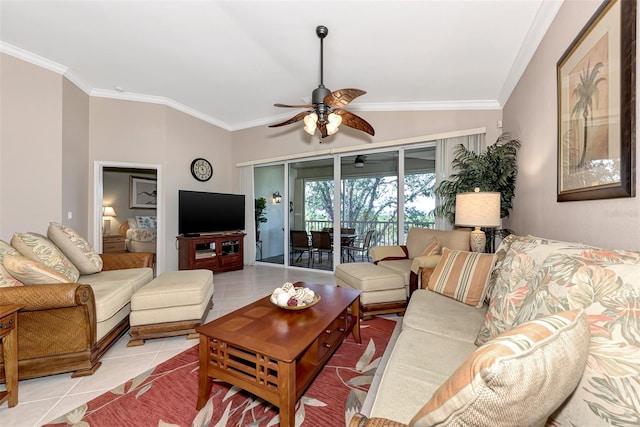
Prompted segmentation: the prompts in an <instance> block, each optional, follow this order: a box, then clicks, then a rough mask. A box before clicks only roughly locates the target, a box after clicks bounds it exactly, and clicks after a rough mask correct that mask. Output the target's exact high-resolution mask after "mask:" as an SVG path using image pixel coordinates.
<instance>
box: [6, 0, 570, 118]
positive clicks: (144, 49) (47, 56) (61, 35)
mask: <svg viewBox="0 0 640 427" xmlns="http://www.w3.org/2000/svg"><path fill="white" fill-rule="evenodd" d="M561 2H562V0H425V1H399V0H392V1H364V0H359V1H358V0H354V1H346V0H341V1H331V0H323V1H310V0H297V1H267V0H256V1H175V0H174V1H89V0H84V1H78V0H76V1H46V0H41V1H30V0H19V1H15V0H1V1H0V40H1V41H0V50H1V51H3V52H5V53H8V54H11V55H13V56H16V57H20V58H22V59H25V60H27V61H30V62H33V63H36V64H39V65H42V66H45V67H47V68H49V69H52V70H54V71H56V72H58V73H61V74H64V75H65V76H67V77H68V78H69V79H70V80H72V81H73V82H74V83H76V84H77V85H79V86H80V87H81V88H82V89H83V90H84V91H86V92H87V93H89V94H91V95H92V96H104V97H113V98H123V99H133V100H143V101H149V102H157V103H164V104H167V105H171V106H173V107H175V108H178V109H180V110H182V111H185V112H187V113H189V114H192V115H195V116H197V117H200V118H202V119H204V120H206V121H208V122H210V123H213V124H216V125H218V126H221V127H223V128H225V129H228V130H237V129H242V128H246V127H251V126H257V125H263V124H267V123H274V122H276V121H279V120H284V119H286V118H289V117H291V116H292V115H293V114H294V113H295V112H296V111H292V110H284V109H280V108H276V107H273V104H274V103H275V102H280V103H285V104H299V103H302V101H303V99H304V102H305V103H306V102H308V101H309V99H310V96H311V92H312V90H313V89H315V88H316V87H317V86H318V83H319V74H320V73H319V70H320V42H319V39H318V37H317V36H316V34H315V28H316V26H317V25H320V24H322V25H326V26H327V27H328V28H329V35H328V36H327V38H326V39H325V40H324V83H325V85H326V86H327V87H328V88H329V89H332V90H337V89H342V88H348V87H354V88H358V89H363V90H366V91H367V94H366V95H364V96H361V97H360V98H358V99H357V100H356V101H354V102H353V103H352V104H351V105H350V106H349V107H348V109H350V110H353V111H398V110H427V109H470V108H473V109H482V108H500V107H502V106H503V104H504V102H505V101H506V99H507V98H508V96H509V94H510V93H511V91H512V90H513V87H514V86H515V84H516V83H517V81H518V79H519V78H520V75H521V74H522V72H523V71H524V69H525V67H526V65H527V63H528V62H529V60H530V59H531V56H532V55H533V53H534V52H535V49H536V48H537V46H538V44H539V42H540V40H541V38H542V36H543V34H544V32H545V31H546V30H547V28H548V26H549V24H550V23H551V21H552V20H553V18H554V16H555V14H556V12H557V10H558V9H559V7H560V5H561ZM116 87H120V88H122V89H123V90H124V92H119V91H117V90H115V88H116ZM361 115H362V116H363V117H365V118H366V113H365V114H361ZM374 125H375V124H374ZM374 127H375V126H374Z"/></svg>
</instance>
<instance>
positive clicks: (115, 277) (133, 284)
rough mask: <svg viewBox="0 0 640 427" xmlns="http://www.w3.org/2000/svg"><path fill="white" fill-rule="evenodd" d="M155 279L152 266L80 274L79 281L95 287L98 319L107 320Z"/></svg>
mask: <svg viewBox="0 0 640 427" xmlns="http://www.w3.org/2000/svg"><path fill="white" fill-rule="evenodd" d="M152 279H153V270H152V269H150V268H146V267H145V268H127V269H123V270H109V271H101V272H100V273H96V274H89V275H85V276H80V279H79V280H78V283H86V284H88V285H90V286H91V288H92V289H93V294H94V296H95V300H96V320H97V321H98V322H102V321H105V320H107V319H109V318H110V317H111V316H113V315H114V314H116V313H117V312H118V311H120V309H121V308H122V307H124V306H125V305H127V304H129V303H130V302H131V296H132V295H133V293H134V292H135V291H136V290H137V289H140V288H142V287H143V286H144V285H146V284H147V283H149V282H150V281H151V280H152Z"/></svg>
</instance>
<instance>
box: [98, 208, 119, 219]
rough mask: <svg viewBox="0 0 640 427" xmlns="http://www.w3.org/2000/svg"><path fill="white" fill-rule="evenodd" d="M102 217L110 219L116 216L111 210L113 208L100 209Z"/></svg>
mask: <svg viewBox="0 0 640 427" xmlns="http://www.w3.org/2000/svg"><path fill="white" fill-rule="evenodd" d="M102 216H106V217H112V216H117V215H116V211H115V210H113V207H111V206H104V207H103V208H102Z"/></svg>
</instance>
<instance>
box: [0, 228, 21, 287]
mask: <svg viewBox="0 0 640 427" xmlns="http://www.w3.org/2000/svg"><path fill="white" fill-rule="evenodd" d="M7 255H13V256H17V255H20V253H19V252H18V251H16V250H15V249H13V247H11V245H10V244H8V243H7V242H4V241H2V240H0V288H7V287H11V286H22V284H23V283H22V282H21V281H20V280H18V279H16V278H15V277H13V275H12V274H11V273H9V271H8V270H7V269H6V268H5V266H4V257H5V256H7Z"/></svg>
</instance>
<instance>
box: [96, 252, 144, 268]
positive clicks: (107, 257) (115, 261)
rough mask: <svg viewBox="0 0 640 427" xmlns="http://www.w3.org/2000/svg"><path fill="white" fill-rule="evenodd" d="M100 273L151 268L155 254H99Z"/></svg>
mask: <svg viewBox="0 0 640 427" xmlns="http://www.w3.org/2000/svg"><path fill="white" fill-rule="evenodd" d="M100 256H101V257H102V264H103V266H102V271H109V270H124V269H127V268H141V267H149V268H153V264H154V262H155V258H156V254H154V253H151V252H123V253H115V254H101V255H100Z"/></svg>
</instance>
